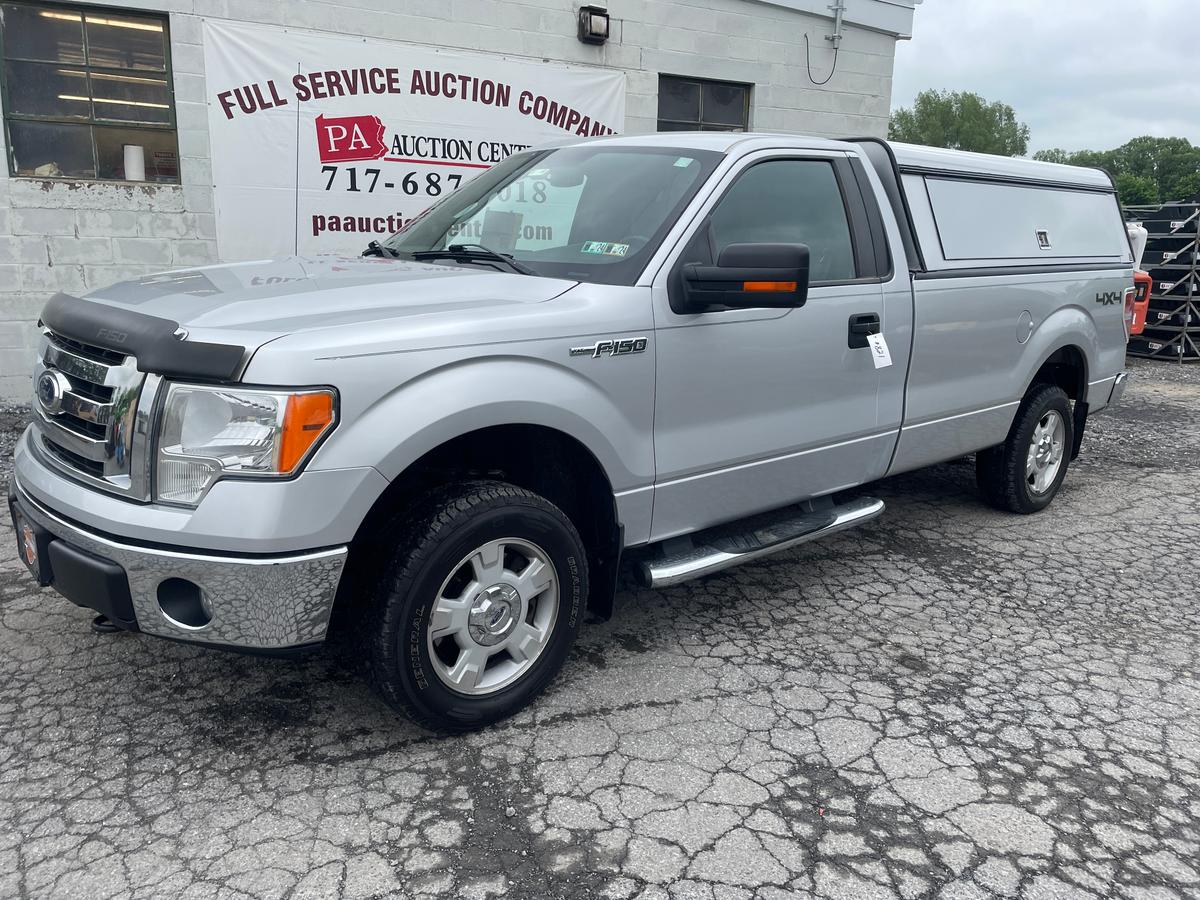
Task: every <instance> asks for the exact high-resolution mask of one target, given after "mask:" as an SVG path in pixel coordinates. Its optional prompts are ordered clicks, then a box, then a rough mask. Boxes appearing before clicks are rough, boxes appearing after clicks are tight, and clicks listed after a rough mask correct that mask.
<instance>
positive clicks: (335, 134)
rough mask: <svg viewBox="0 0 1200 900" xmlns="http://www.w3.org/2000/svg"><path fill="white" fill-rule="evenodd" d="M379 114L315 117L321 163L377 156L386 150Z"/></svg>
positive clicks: (350, 160) (376, 157)
mask: <svg viewBox="0 0 1200 900" xmlns="http://www.w3.org/2000/svg"><path fill="white" fill-rule="evenodd" d="M383 132H384V127H383V122H381V121H380V120H379V116H317V149H318V150H319V151H320V154H321V162H323V163H331V162H352V161H354V160H359V159H379V158H380V157H381V156H383V154H385V153H387V145H386V144H385V143H384V142H383Z"/></svg>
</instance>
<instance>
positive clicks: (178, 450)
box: [155, 384, 336, 506]
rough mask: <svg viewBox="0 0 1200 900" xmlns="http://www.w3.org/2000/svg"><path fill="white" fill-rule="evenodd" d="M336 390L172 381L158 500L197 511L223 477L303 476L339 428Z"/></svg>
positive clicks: (160, 447)
mask: <svg viewBox="0 0 1200 900" xmlns="http://www.w3.org/2000/svg"><path fill="white" fill-rule="evenodd" d="M335 401H336V397H335V394H334V392H333V391H332V390H308V391H294V392H293V391H270V390H254V389H242V388H227V387H208V386H205V385H192V384H172V385H171V386H170V387H169V388H168V390H167V399H166V404H165V406H164V409H163V416H162V420H161V422H162V424H161V425H160V427H159V433H158V478H157V489H156V492H155V493H156V497H157V499H159V500H161V501H163V502H165V503H180V504H184V505H187V506H195V505H196V504H197V503H199V502H200V499H201V498H202V497H203V496H204V493H205V491H207V490H208V489H209V487H210V486H211V485H212V484H213V482H215V481H216V480H217V479H219V478H225V477H239V476H240V477H247V476H250V477H258V478H262V477H268V478H270V477H275V478H283V477H286V476H288V475H291V474H293V473H294V472H296V471H297V470H298V469H299V468H300V466H301V464H302V463H303V462H304V460H305V459H306V458H307V457H308V455H309V453H310V452H311V451H312V449H313V448H314V447H315V446H316V444H317V442H318V441H319V440H320V439H321V438H322V436H324V435H325V433H326V432H328V431H329V430H330V429H331V428H333V424H334V419H335V405H336V402H335Z"/></svg>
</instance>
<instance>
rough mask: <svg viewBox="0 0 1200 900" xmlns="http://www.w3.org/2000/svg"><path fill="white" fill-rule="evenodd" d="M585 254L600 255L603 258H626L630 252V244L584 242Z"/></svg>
mask: <svg viewBox="0 0 1200 900" xmlns="http://www.w3.org/2000/svg"><path fill="white" fill-rule="evenodd" d="M582 249H583V252H584V253H599V254H600V255H601V256H624V255H625V254H626V253H628V252H629V245H628V244H610V243H608V242H607V241H584V242H583V248H582Z"/></svg>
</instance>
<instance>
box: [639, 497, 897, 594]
mask: <svg viewBox="0 0 1200 900" xmlns="http://www.w3.org/2000/svg"><path fill="white" fill-rule="evenodd" d="M882 512H883V501H882V500H876V499H874V498H872V497H860V498H858V499H856V500H851V501H850V502H849V503H846V504H843V505H842V506H833V507H829V508H827V509H821V510H812V511H804V512H799V513H797V512H795V508H794V507H793V508H792V509H791V510H784V511H782V513H775V514H768V515H767V516H754V517H753V518H752V519H750V520H749V523H742V528H743V529H745V530H741V531H739V530H737V529H738V524H739V523H732V524H731V525H727V526H722V527H720V528H714V529H710V530H709V531H707V532H701V533H700V534H697V535H696V536H695V538H696V541H697V543H690V542H689V545H687V546H684V547H682V548H680V549H679V550H677V551H673V552H672V551H667V552H666V553H664V554H663V555H662V556H661V557H659V558H657V559H647V560H646V561H644V562H643V563H642V564H641V572H640V574H641V576H642V583H643V584H645V585H646V586H647V587H652V588H664V587H670V586H671V585H673V584H679V583H681V582H684V581H690V580H691V579H693V578H700V577H701V576H703V575H711V574H712V573H714V572H720V571H721V570H722V569H728V568H731V567H732V566H739V565H741V564H742V563H745V562H750V561H751V560H754V559H759V558H760V557H763V556H768V555H770V554H772V553H778V552H780V551H781V550H788V549H790V548H792V547H796V546H798V545H800V544H806V543H808V542H809V541H815V540H817V539H818V538H823V537H826V536H827V535H830V534H836V533H837V532H839V531H845V530H846V529H847V528H853V527H855V526H856V525H862V524H863V523H865V522H869V521H871V519H874V518H877V517H878V516H879V515H880V514H881V513H882ZM748 524H749V527H747V525H748Z"/></svg>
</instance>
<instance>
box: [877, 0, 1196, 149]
mask: <svg viewBox="0 0 1200 900" xmlns="http://www.w3.org/2000/svg"><path fill="white" fill-rule="evenodd" d="M1198 14H1200V0H925V2H924V3H922V4H921V5H920V6H918V7H917V12H916V21H915V22H914V23H913V39H912V40H911V41H900V42H899V43H898V44H897V46H896V77H895V81H894V83H893V86H892V108H893V109H898V108H899V107H902V106H909V105H911V104H912V101H913V98H914V97H915V96H916V95H917V93H918V92H919V91H922V90H924V89H926V88H939V89H943V90H956V91H974V92H975V93H977V94H981V95H983V96H984V97H986V98H987V99H988V100H1001V101H1003V102H1005V103H1007V104H1009V105H1010V106H1012V107H1013V109H1015V110H1016V112H1017V119H1018V120H1019V121H1022V122H1024V123H1026V124H1027V125H1028V126H1029V130H1030V141H1029V152H1030V153H1031V154H1032V153H1033V152H1034V151H1037V150H1043V149H1046V148H1047V147H1062V148H1063V149H1065V150H1083V149H1088V150H1108V149H1111V148H1112V147H1118V146H1120V145H1121V144H1123V143H1125V142H1126V141H1127V140H1129V139H1130V138H1132V137H1137V136H1138V135H1141V134H1152V135H1156V136H1158V137H1185V138H1187V139H1188V140H1190V141H1191V142H1192V143H1193V144H1200V18H1198Z"/></svg>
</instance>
